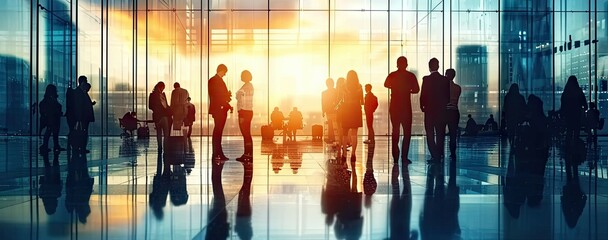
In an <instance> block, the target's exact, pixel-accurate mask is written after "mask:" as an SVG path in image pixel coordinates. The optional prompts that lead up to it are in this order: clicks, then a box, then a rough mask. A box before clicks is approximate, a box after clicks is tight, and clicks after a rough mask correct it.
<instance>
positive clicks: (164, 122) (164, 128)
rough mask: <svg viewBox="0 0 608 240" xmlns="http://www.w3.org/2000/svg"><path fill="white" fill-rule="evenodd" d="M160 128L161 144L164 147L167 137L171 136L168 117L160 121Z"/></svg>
mask: <svg viewBox="0 0 608 240" xmlns="http://www.w3.org/2000/svg"><path fill="white" fill-rule="evenodd" d="M161 128H162V132H163V139H162V144H163V146H164V145H166V143H167V139H169V136H171V124H170V123H169V118H168V117H163V118H162V119H161ZM161 149H162V148H161Z"/></svg>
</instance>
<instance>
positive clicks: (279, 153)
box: [270, 145, 285, 174]
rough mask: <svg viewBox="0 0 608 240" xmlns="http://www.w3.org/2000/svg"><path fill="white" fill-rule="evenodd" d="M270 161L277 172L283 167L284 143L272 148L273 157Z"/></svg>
mask: <svg viewBox="0 0 608 240" xmlns="http://www.w3.org/2000/svg"><path fill="white" fill-rule="evenodd" d="M270 163H271V164H272V171H273V172H274V173H275V174H277V173H279V171H281V169H283V165H285V150H284V145H277V146H275V148H274V149H273V150H272V158H271V159H270Z"/></svg>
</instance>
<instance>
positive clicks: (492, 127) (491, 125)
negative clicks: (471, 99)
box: [485, 114, 498, 131]
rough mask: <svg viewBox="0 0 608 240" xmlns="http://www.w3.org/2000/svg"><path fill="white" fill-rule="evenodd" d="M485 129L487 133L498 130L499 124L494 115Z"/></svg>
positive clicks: (487, 122)
mask: <svg viewBox="0 0 608 240" xmlns="http://www.w3.org/2000/svg"><path fill="white" fill-rule="evenodd" d="M485 129H486V130H487V131H496V130H498V123H497V122H496V121H495V120H494V114H490V118H488V120H487V121H486V125H485Z"/></svg>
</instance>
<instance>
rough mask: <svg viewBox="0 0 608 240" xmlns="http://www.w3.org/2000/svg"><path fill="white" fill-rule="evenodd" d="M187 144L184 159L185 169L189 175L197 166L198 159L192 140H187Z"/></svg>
mask: <svg viewBox="0 0 608 240" xmlns="http://www.w3.org/2000/svg"><path fill="white" fill-rule="evenodd" d="M187 144H188V145H187V146H186V153H185V159H184V169H186V173H187V174H190V173H191V172H192V169H193V168H194V166H195V164H196V157H195V154H194V147H193V146H192V139H190V138H187Z"/></svg>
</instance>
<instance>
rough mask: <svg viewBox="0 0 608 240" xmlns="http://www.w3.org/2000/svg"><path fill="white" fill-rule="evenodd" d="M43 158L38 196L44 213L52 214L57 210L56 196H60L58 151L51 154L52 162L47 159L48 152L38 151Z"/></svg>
mask: <svg viewBox="0 0 608 240" xmlns="http://www.w3.org/2000/svg"><path fill="white" fill-rule="evenodd" d="M40 154H41V155H42V158H43V159H44V176H41V177H40V190H39V192H38V196H39V197H40V199H42V203H43V204H44V210H45V211H46V214H48V215H53V214H54V213H55V212H56V211H57V205H58V198H59V197H61V189H62V186H61V173H60V171H59V152H55V153H54V154H53V163H52V164H51V162H50V161H49V153H48V152H43V153H40Z"/></svg>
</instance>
